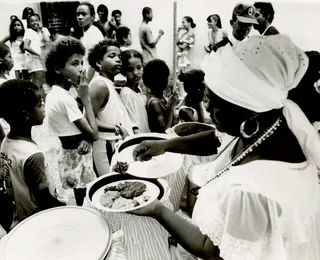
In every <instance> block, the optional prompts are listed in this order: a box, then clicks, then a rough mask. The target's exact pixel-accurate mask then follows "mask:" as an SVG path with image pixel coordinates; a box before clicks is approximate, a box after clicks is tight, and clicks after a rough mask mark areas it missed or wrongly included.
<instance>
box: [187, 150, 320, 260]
mask: <svg viewBox="0 0 320 260" xmlns="http://www.w3.org/2000/svg"><path fill="white" fill-rule="evenodd" d="M232 146H233V145H231V146H230V147H229V148H227V150H226V151H225V152H224V153H223V154H222V156H220V157H219V158H218V159H217V160H216V164H215V167H214V168H215V169H213V170H212V172H211V173H210V174H209V176H208V179H210V178H212V177H213V176H214V174H215V172H217V170H219V169H221V168H222V167H223V166H224V165H226V163H227V161H228V160H229V153H230V150H231V149H232ZM192 222H193V223H194V224H196V225H197V226H198V227H199V228H200V230H201V232H202V233H203V234H206V235H208V237H209V238H210V239H211V240H212V241H213V243H214V244H215V245H216V246H218V247H219V249H220V256H221V257H222V258H223V259H224V260H271V259H272V260H278V259H279V260H319V259H320V189H319V184H318V179H317V171H316V168H315V166H314V165H312V164H311V163H309V162H303V163H282V162H277V161H268V160H261V161H254V162H251V163H248V164H244V165H240V166H234V167H232V168H231V169H230V171H228V172H227V173H225V174H224V175H222V176H221V177H219V178H217V179H216V180H214V181H212V182H211V183H209V184H208V185H206V186H204V187H203V188H201V189H200V191H199V195H198V200H197V203H196V205H195V209H194V212H193V216H192Z"/></svg>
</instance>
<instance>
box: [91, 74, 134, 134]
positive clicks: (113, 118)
mask: <svg viewBox="0 0 320 260" xmlns="http://www.w3.org/2000/svg"><path fill="white" fill-rule="evenodd" d="M99 80H102V81H104V83H105V84H106V85H107V86H108V89H109V99H108V102H107V104H106V105H105V106H104V107H102V108H100V111H99V112H98V114H97V119H99V120H100V121H101V122H104V123H106V124H114V125H115V124H117V123H121V124H122V126H123V127H124V128H125V129H126V130H127V131H128V133H129V135H133V130H132V126H131V123H130V118H129V115H128V112H127V110H126V108H125V106H124V104H123V103H122V102H121V99H120V96H119V94H118V93H117V91H116V90H115V87H114V84H113V82H112V81H111V80H109V79H107V78H105V77H102V76H100V75H97V76H95V77H94V78H93V79H92V80H91V82H90V85H89V87H92V84H93V83H94V82H96V81H99ZM99 137H100V138H102V139H105V140H118V139H120V138H121V136H118V135H115V133H109V132H99Z"/></svg>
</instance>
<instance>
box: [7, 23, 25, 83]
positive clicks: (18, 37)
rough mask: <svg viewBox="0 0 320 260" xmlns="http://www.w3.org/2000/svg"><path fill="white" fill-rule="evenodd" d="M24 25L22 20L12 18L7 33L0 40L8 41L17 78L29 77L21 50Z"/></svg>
mask: <svg viewBox="0 0 320 260" xmlns="http://www.w3.org/2000/svg"><path fill="white" fill-rule="evenodd" d="M23 37H24V27H23V24H22V22H21V21H20V20H19V19H18V18H16V19H12V20H11V23H10V27H9V35H8V36H7V37H6V38H4V39H3V40H2V41H1V42H3V43H5V42H6V41H8V40H9V41H10V43H11V50H12V58H13V61H14V67H13V69H14V71H15V76H16V78H17V79H29V75H28V70H27V67H26V64H25V53H24V50H23Z"/></svg>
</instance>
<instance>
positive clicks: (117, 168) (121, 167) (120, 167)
mask: <svg viewBox="0 0 320 260" xmlns="http://www.w3.org/2000/svg"><path fill="white" fill-rule="evenodd" d="M128 168H129V164H128V163H127V162H120V161H118V162H117V163H116V164H115V165H114V166H113V167H112V171H114V172H117V173H120V174H122V173H125V172H126V171H127V170H128Z"/></svg>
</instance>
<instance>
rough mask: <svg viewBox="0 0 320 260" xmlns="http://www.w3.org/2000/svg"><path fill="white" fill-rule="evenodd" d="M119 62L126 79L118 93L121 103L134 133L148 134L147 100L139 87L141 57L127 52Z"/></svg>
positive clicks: (129, 51) (134, 52) (141, 68)
mask: <svg viewBox="0 0 320 260" xmlns="http://www.w3.org/2000/svg"><path fill="white" fill-rule="evenodd" d="M119 29H120V28H119ZM119 29H118V30H119ZM121 60H122V69H121V72H122V74H123V75H125V76H126V78H127V84H126V86H124V87H123V88H122V89H121V91H120V98H121V101H122V103H123V104H124V105H125V107H126V109H127V111H128V114H129V117H130V119H131V124H132V125H136V126H137V128H135V129H134V133H135V134H137V133H148V132H150V130H149V124H148V114H147V110H146V103H147V99H146V97H145V96H144V95H143V93H142V90H141V88H140V87H139V84H140V81H141V78H142V73H143V59H142V55H141V53H140V52H138V51H136V50H128V51H124V52H122V53H121Z"/></svg>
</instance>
